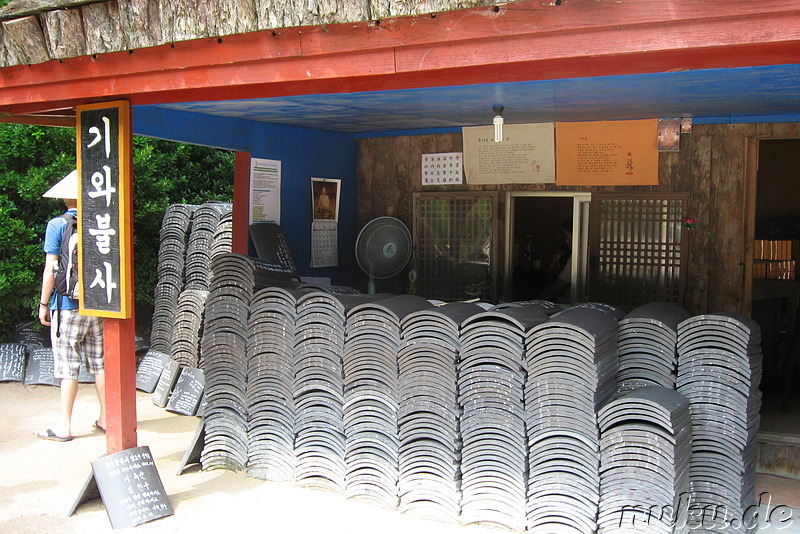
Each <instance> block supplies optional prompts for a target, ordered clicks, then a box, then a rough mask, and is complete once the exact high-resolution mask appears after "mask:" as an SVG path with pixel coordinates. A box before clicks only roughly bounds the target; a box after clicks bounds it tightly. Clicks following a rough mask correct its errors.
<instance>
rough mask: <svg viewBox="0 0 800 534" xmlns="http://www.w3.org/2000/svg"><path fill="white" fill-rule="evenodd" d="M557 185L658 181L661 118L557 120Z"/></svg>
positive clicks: (636, 183) (654, 183) (650, 183)
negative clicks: (585, 120)
mask: <svg viewBox="0 0 800 534" xmlns="http://www.w3.org/2000/svg"><path fill="white" fill-rule="evenodd" d="M556 185H658V119H646V120H635V121H598V122H558V123H556Z"/></svg>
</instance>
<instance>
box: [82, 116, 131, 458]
mask: <svg viewBox="0 0 800 534" xmlns="http://www.w3.org/2000/svg"><path fill="white" fill-rule="evenodd" d="M76 111H77V131H76V141H77V155H78V157H77V159H78V175H79V177H80V179H79V181H78V184H79V187H78V224H79V228H78V235H79V237H80V238H79V241H78V256H79V264H80V265H79V268H80V286H81V287H80V291H81V294H80V298H79V302H80V312H81V314H83V315H93V316H96V317H103V318H104V320H103V350H104V352H105V374H106V400H107V402H106V447H107V450H108V452H109V453H114V452H119V451H122V450H125V449H129V448H131V447H135V446H136V442H137V438H136V352H135V342H134V338H135V335H136V325H135V320H134V318H133V314H134V306H133V226H132V225H133V191H132V182H133V173H132V164H131V160H132V154H131V109H130V104H129V103H128V102H125V101H116V102H103V103H98V104H89V105H85V106H77V107H76Z"/></svg>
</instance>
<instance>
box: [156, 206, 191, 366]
mask: <svg viewBox="0 0 800 534" xmlns="http://www.w3.org/2000/svg"><path fill="white" fill-rule="evenodd" d="M195 208H196V206H193V205H190V204H172V205H171V206H169V207H168V208H167V210H166V211H165V212H164V218H163V220H162V222H161V231H160V243H159V248H158V267H157V272H158V282H157V283H156V288H155V292H154V295H153V298H154V302H153V306H154V310H153V323H152V331H151V334H150V349H151V350H153V351H156V352H160V353H164V354H169V352H170V349H171V344H172V327H173V324H174V320H175V311H176V309H177V306H178V297H179V295H180V293H181V291H182V290H183V285H184V274H185V263H186V246H187V242H188V240H189V232H190V229H191V223H192V213H193V212H194V210H195Z"/></svg>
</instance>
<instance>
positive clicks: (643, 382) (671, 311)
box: [617, 302, 690, 394]
mask: <svg viewBox="0 0 800 534" xmlns="http://www.w3.org/2000/svg"><path fill="white" fill-rule="evenodd" d="M689 317H690V315H689V312H687V311H686V310H684V309H683V308H681V307H680V306H678V305H677V304H672V303H669V302H651V303H649V304H643V305H641V306H639V307H638V308H636V309H635V310H633V311H632V312H630V313H629V314H628V315H626V316H625V318H624V319H622V320H621V321H620V322H619V339H618V345H619V371H618V372H617V393H618V394H622V393H624V392H626V391H630V390H632V389H636V388H640V387H645V386H660V387H665V388H669V389H675V380H676V376H677V372H678V354H677V351H676V347H677V344H678V325H679V324H680V323H681V322H682V321H685V320H686V319H688V318H689Z"/></svg>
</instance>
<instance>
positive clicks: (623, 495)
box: [597, 386, 692, 534]
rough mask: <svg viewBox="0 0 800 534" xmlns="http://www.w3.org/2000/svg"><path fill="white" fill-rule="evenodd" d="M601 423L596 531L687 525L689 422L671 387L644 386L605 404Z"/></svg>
mask: <svg viewBox="0 0 800 534" xmlns="http://www.w3.org/2000/svg"><path fill="white" fill-rule="evenodd" d="M598 423H599V426H600V509H599V517H598V521H597V522H598V530H597V532H598V534H608V533H612V532H632V531H637V530H639V531H642V532H648V533H653V534H658V533H664V534H672V533H673V532H674V533H685V532H688V531H689V530H690V524H689V521H688V515H687V514H688V511H689V505H690V502H689V500H688V495H689V462H690V458H691V448H692V421H691V416H690V413H689V401H688V400H687V399H686V397H684V396H683V395H681V394H680V393H678V392H676V391H675V390H673V389H667V388H662V387H659V386H645V387H642V388H637V389H635V390H632V391H629V392H627V393H625V394H623V395H622V396H621V397H619V398H617V399H615V400H613V401H611V402H609V403H607V404H606V405H605V406H603V408H601V409H600V412H599V413H598Z"/></svg>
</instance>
